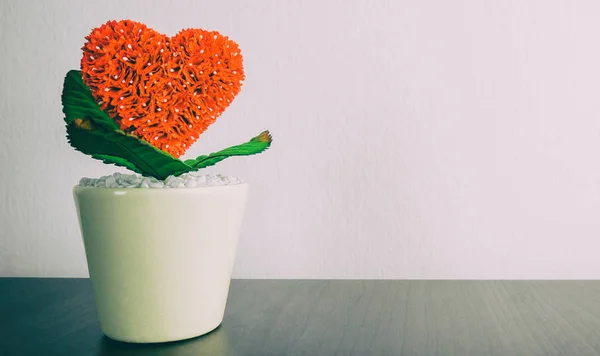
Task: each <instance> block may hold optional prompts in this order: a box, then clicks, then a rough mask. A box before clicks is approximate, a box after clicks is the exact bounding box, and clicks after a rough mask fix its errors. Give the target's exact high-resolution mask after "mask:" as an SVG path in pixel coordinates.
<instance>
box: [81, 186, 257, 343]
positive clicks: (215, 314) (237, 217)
mask: <svg viewBox="0 0 600 356" xmlns="http://www.w3.org/2000/svg"><path fill="white" fill-rule="evenodd" d="M247 193H248V185H247V184H235V185H226V186H214V187H202V188H182V189H139V188H138V189H107V188H93V187H79V186H77V187H75V188H74V197H75V204H76V206H77V212H78V215H79V222H80V225H81V232H82V235H83V240H84V245H85V252H86V256H87V263H88V269H89V273H90V277H91V281H92V287H93V290H94V295H95V298H96V304H97V308H98V316H99V320H100V326H101V328H102V331H103V332H104V333H105V334H106V335H107V336H108V337H110V338H112V339H115V340H120V341H126V342H140V343H142V342H166V341H175V340H182V339H187V338H191V337H195V336H199V335H202V334H205V333H207V332H209V331H211V330H213V329H215V328H216V327H217V326H219V324H220V323H221V321H222V320H223V314H224V311H225V302H226V300H227V294H228V291H229V282H230V278H231V270H232V268H233V262H234V257H235V249H236V246H237V241H238V235H239V232H240V226H241V222H242V218H243V214H244V208H245V205H246V197H247Z"/></svg>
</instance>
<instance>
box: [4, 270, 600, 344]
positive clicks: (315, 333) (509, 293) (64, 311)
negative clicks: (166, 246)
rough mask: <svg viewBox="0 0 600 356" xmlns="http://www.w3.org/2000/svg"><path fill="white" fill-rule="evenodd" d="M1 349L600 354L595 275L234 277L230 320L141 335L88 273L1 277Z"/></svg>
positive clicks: (227, 317) (599, 288)
mask: <svg viewBox="0 0 600 356" xmlns="http://www.w3.org/2000/svg"><path fill="white" fill-rule="evenodd" d="M0 355H2V356H9V355H36V356H50V355H70V356H87V355H117V356H118V355H360V356H367V355H441V356H446V355H463V356H464V355H476V356H483V355H524V356H531V355H544V356H547V355H568V356H583V355H600V282H584V281H570V282H562V281H544V282H539V281H538V282H533V281H531V282H526V281H519V282H510V281H317V280H311V281H308V280H302V281H294V280H287V281H282V280H234V281H233V282H232V285H231V291H230V296H229V302H228V305H227V311H226V315H225V320H224V321H223V324H222V325H221V326H220V327H219V328H218V329H217V330H215V331H214V332H212V333H210V334H208V335H205V336H202V337H199V338H195V339H192V340H187V341H182V342H174V343H167V344H152V345H135V344H125V343H120V342H116V341H112V340H110V339H108V338H106V337H105V336H103V335H102V333H101V331H100V328H99V326H98V320H97V317H96V310H95V306H94V300H93V296H92V294H91V285H90V282H89V280H87V279H12V278H4V279H0Z"/></svg>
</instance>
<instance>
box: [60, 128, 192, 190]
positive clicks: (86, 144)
mask: <svg viewBox="0 0 600 356" xmlns="http://www.w3.org/2000/svg"><path fill="white" fill-rule="evenodd" d="M67 135H68V138H69V142H70V143H71V146H73V147H74V148H75V149H76V150H78V151H81V152H83V153H85V154H87V155H90V156H92V157H93V158H96V159H100V160H102V161H104V162H106V163H112V164H116V165H118V166H122V167H125V168H129V169H131V170H132V171H134V172H138V173H140V174H142V175H145V176H152V177H155V178H157V179H166V178H167V177H168V176H170V175H180V174H183V173H185V172H189V171H190V170H192V168H191V167H190V166H188V165H187V164H185V163H183V162H182V161H180V160H178V159H177V158H175V157H173V156H171V155H169V154H167V153H165V152H163V151H161V150H159V149H157V148H156V147H154V146H151V145H150V144H148V143H147V142H145V141H142V140H140V139H139V138H137V137H135V136H133V135H127V134H125V133H124V132H123V131H116V130H115V131H108V130H104V129H102V128H92V129H91V130H88V129H84V128H81V127H80V126H79V127H78V126H77V124H76V123H75V122H73V123H71V124H69V125H67Z"/></svg>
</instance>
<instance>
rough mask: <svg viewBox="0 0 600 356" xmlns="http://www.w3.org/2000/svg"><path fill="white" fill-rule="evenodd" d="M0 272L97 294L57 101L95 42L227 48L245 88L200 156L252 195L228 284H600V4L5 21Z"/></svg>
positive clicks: (161, 8)
mask: <svg viewBox="0 0 600 356" xmlns="http://www.w3.org/2000/svg"><path fill="white" fill-rule="evenodd" d="M0 14H1V21H0V68H2V69H1V77H0V162H1V166H0V167H1V168H0V275H4V276H86V275H87V270H86V265H85V259H84V251H83V245H82V242H81V239H80V236H79V230H78V226H77V221H76V215H75V210H74V206H73V202H72V197H71V188H72V186H73V185H74V184H75V183H76V182H77V181H78V180H79V178H80V177H82V176H99V175H103V174H109V173H112V172H114V171H115V168H114V167H111V166H105V165H103V164H102V163H100V162H97V161H94V160H92V159H90V158H88V157H86V156H84V155H82V154H80V153H78V152H75V151H73V150H72V149H71V147H70V146H69V145H68V143H67V141H66V139H65V130H64V127H63V121H62V114H61V105H60V92H61V86H62V80H63V76H64V74H65V73H66V72H67V71H68V70H69V69H72V68H78V66H79V60H80V56H81V52H80V47H81V46H82V45H83V42H84V39H83V38H84V36H85V35H87V34H88V33H89V32H90V30H91V29H92V28H93V27H96V26H98V25H100V24H102V23H104V22H105V21H106V20H109V19H121V18H131V19H134V20H137V21H142V22H145V23H146V24H148V25H149V26H151V27H153V28H155V29H157V30H159V31H161V32H163V33H167V34H171V35H173V34H175V33H176V32H177V31H178V30H179V29H181V28H187V27H203V28H207V29H217V30H219V31H221V32H222V33H224V34H226V35H229V36H230V37H232V38H233V39H234V40H236V41H237V42H238V43H239V44H240V46H241V47H242V50H243V53H244V55H245V66H246V71H247V76H248V78H247V80H246V82H245V86H244V89H243V91H242V93H241V94H240V95H239V97H238V98H237V99H236V101H235V102H234V103H233V105H232V107H230V108H229V109H228V110H227V111H226V113H225V114H224V116H222V117H221V118H220V119H219V121H218V122H217V123H216V124H214V125H213V126H212V127H211V128H210V129H209V130H208V131H207V132H206V133H205V135H204V136H203V137H202V139H201V141H200V142H199V143H197V144H196V146H195V147H194V148H193V149H192V150H190V152H189V156H195V155H199V154H201V153H206V152H210V151H212V150H216V149H220V148H224V147H226V146H228V145H231V144H236V143H239V142H242V141H245V140H246V139H248V138H250V137H251V136H253V135H254V134H256V133H258V132H260V131H261V130H262V129H264V128H269V129H271V131H272V132H273V134H274V137H275V141H274V145H273V147H272V149H271V150H270V151H269V152H267V153H265V154H263V155H260V156H256V157H252V158H239V159H236V158H234V159H231V160H228V161H225V162H223V163H222V164H220V165H219V166H217V168H216V169H212V170H211V172H213V173H216V172H217V171H218V172H221V173H224V174H230V175H239V176H242V177H244V178H246V179H247V180H249V181H250V182H251V183H252V185H253V192H252V193H253V194H252V197H251V202H250V209H249V213H248V214H247V217H246V221H245V228H244V232H243V235H242V237H241V242H240V246H239V249H238V257H237V262H236V267H235V276H236V277H253V278H263V277H264V278H600V218H599V217H600V47H599V45H598V38H599V36H600V21H598V19H599V18H600V3H598V2H597V1H592V0H590V1H568V0H563V1H559V0H552V1H548V0H546V1H531V0H529V1H522V0H511V1H494V0H486V1H481V0H471V1H444V0H435V1H387V2H386V1H364V0H353V1H316V0H315V1H277V0H269V1H241V0H239V1H230V2H220V1H210V2H209V1H177V2H171V1H160V0H156V1H141V0H140V1H45V2H42V1H38V2H31V1H17V0H9V1H6V0H4V1H2V2H0Z"/></svg>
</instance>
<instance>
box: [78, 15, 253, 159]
mask: <svg viewBox="0 0 600 356" xmlns="http://www.w3.org/2000/svg"><path fill="white" fill-rule="evenodd" d="M86 40H87V42H86V43H85V45H84V47H83V52H84V55H83V58H82V60H81V71H82V73H83V80H84V82H85V83H86V85H87V86H88V87H89V88H90V89H91V91H92V95H93V96H94V98H95V99H96V101H97V102H98V104H99V105H100V107H101V108H102V109H103V110H105V111H106V112H107V113H108V114H109V115H110V116H111V117H112V118H113V119H114V120H115V121H116V122H118V123H119V125H120V127H121V129H122V130H123V131H125V132H128V133H132V134H134V135H136V136H138V137H139V138H142V139H144V140H146V141H148V142H149V143H150V144H152V145H153V146H155V147H157V148H159V149H161V150H163V151H165V152H168V153H170V154H171V155H173V156H175V157H179V156H181V155H182V154H183V153H184V152H185V151H186V150H187V149H188V148H189V147H190V146H191V145H192V144H193V143H194V142H195V141H196V140H197V139H198V137H199V136H200V134H202V132H204V131H205V130H206V129H207V128H208V126H209V125H210V124H212V123H213V122H215V120H216V119H217V118H218V117H219V115H221V113H223V111H224V110H225V109H226V108H227V107H228V106H229V104H230V103H231V102H232V101H233V99H234V98H235V96H236V95H237V94H238V93H239V91H240V89H241V85H242V81H243V80H244V68H243V65H242V56H241V53H240V49H239V47H238V45H237V43H235V42H234V41H232V40H230V39H228V38H227V37H225V36H222V35H221V34H219V33H218V32H215V31H206V30H202V29H186V30H182V31H180V32H179V33H178V34H177V35H175V36H174V37H167V36H165V35H162V34H160V33H158V32H156V31H155V30H153V29H151V28H148V27H147V26H146V25H144V24H142V23H139V22H134V21H130V20H122V21H109V22H107V23H105V24H104V25H102V26H100V27H98V28H96V29H94V30H93V31H92V33H91V34H90V35H89V36H87V37H86Z"/></svg>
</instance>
